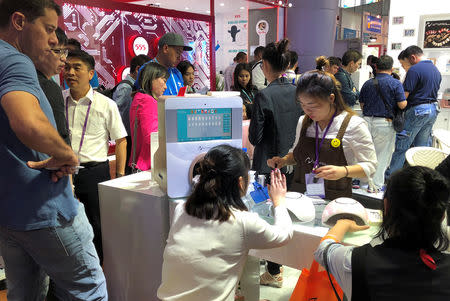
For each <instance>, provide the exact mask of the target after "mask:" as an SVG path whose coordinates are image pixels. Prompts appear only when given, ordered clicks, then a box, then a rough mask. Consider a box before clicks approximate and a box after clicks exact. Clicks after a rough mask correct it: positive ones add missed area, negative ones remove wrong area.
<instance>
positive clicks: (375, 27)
mask: <svg viewBox="0 0 450 301" xmlns="http://www.w3.org/2000/svg"><path fill="white" fill-rule="evenodd" d="M381 24H382V20H381V19H380V18H376V17H372V16H367V30H368V31H371V32H377V33H381Z"/></svg>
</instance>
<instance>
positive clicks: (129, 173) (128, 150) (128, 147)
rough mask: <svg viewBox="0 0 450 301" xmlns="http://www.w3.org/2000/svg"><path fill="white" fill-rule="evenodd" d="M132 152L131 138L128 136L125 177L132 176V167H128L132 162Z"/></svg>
mask: <svg viewBox="0 0 450 301" xmlns="http://www.w3.org/2000/svg"><path fill="white" fill-rule="evenodd" d="M131 152H132V150H131V136H130V135H128V136H127V157H126V159H125V160H126V161H125V175H131V167H130V166H128V162H130V157H131V156H132V155H133V154H132V153H131Z"/></svg>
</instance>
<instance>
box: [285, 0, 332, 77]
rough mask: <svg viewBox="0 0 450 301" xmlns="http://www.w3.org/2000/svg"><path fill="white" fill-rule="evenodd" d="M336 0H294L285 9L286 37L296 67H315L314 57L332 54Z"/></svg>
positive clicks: (302, 69)
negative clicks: (293, 51) (294, 52)
mask: <svg viewBox="0 0 450 301" xmlns="http://www.w3.org/2000/svg"><path fill="white" fill-rule="evenodd" d="M337 13H338V0H302V1H295V2H294V6H293V7H291V8H289V9H288V17H287V32H286V37H287V38H289V40H290V41H291V50H295V51H297V53H298V57H299V69H300V72H301V73H303V72H305V71H308V70H311V69H315V68H316V63H315V58H316V57H317V56H319V55H325V56H327V57H328V56H332V55H333V50H334V40H335V35H336V16H337Z"/></svg>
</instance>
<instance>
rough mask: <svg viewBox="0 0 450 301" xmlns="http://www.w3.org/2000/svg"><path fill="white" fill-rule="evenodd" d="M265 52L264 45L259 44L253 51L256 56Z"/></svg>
mask: <svg viewBox="0 0 450 301" xmlns="http://www.w3.org/2000/svg"><path fill="white" fill-rule="evenodd" d="M263 52H264V46H258V47H256V48H255V51H253V55H254V56H258V55H260V54H262V53H263Z"/></svg>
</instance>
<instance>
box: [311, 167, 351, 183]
mask: <svg viewBox="0 0 450 301" xmlns="http://www.w3.org/2000/svg"><path fill="white" fill-rule="evenodd" d="M315 174H316V177H317V178H323V179H325V180H339V179H341V178H344V177H346V175H347V170H346V169H345V167H344V166H335V165H325V166H321V167H319V168H317V169H316V170H315Z"/></svg>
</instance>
